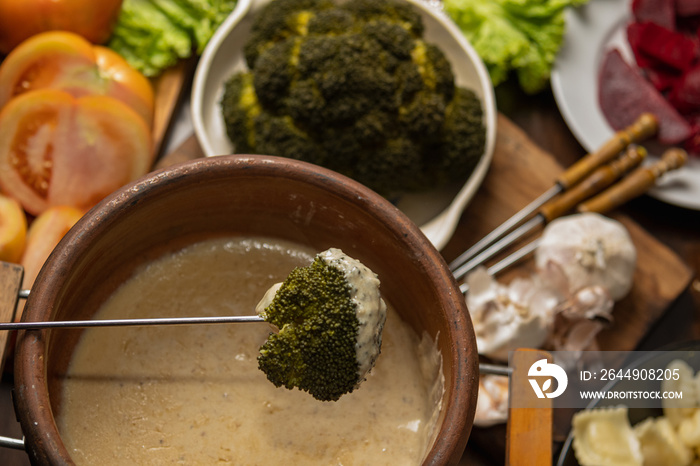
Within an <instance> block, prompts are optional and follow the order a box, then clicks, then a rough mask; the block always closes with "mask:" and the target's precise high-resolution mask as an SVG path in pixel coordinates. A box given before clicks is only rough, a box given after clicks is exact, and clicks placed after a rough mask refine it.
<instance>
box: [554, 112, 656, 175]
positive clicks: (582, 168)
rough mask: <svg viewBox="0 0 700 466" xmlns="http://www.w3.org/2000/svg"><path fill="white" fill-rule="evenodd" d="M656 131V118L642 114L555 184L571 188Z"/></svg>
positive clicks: (565, 173)
mask: <svg viewBox="0 0 700 466" xmlns="http://www.w3.org/2000/svg"><path fill="white" fill-rule="evenodd" d="M657 129H658V123H657V120H656V117H654V116H653V115H652V114H651V113H643V114H642V115H640V116H639V118H638V119H637V120H636V121H635V122H634V123H632V124H631V125H630V126H628V127H627V128H625V129H623V130H621V131H618V132H617V133H615V135H614V136H613V137H612V138H610V139H609V140H608V141H606V142H605V143H603V145H602V146H601V147H600V148H599V149H598V150H596V151H595V152H592V153H590V154H588V155H587V156H585V157H583V158H582V159H581V160H579V161H578V162H576V163H575V164H573V165H572V166H571V167H570V168H569V169H568V170H566V171H565V172H564V173H563V174H561V175H560V177H559V179H558V180H557V183H558V184H559V185H560V186H561V187H562V188H564V189H569V188H571V187H572V186H574V185H575V184H576V183H578V182H579V181H581V180H582V179H584V178H585V177H586V176H587V175H588V174H590V173H591V172H592V171H593V170H595V169H596V168H597V167H599V166H600V165H602V164H604V163H607V162H609V161H610V160H612V159H614V158H615V157H617V155H618V154H619V153H620V152H622V151H623V150H625V148H626V147H627V146H629V145H630V144H634V143H638V142H641V141H643V140H645V139H647V138H649V137H651V136H653V135H654V134H656V131H657Z"/></svg>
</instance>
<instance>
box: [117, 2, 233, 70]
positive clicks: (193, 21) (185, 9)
mask: <svg viewBox="0 0 700 466" xmlns="http://www.w3.org/2000/svg"><path fill="white" fill-rule="evenodd" d="M235 6H236V0H124V3H123V4H122V10H121V12H120V15H119V18H118V20H117V24H116V26H115V28H114V33H113V34H112V37H111V39H110V41H109V43H108V44H107V45H108V46H109V47H110V48H111V49H113V50H114V51H115V52H117V53H119V54H120V55H122V56H123V57H124V58H125V59H126V60H127V61H128V62H129V64H131V66H133V67H134V68H136V69H137V70H139V71H141V72H142V73H143V74H145V75H146V76H149V77H152V76H157V75H158V74H160V73H161V72H162V71H163V70H165V69H166V68H169V67H170V66H173V65H174V64H176V63H177V62H178V61H179V60H181V59H184V58H188V57H190V56H192V54H193V53H197V54H199V53H201V52H202V51H203V50H204V47H205V46H206V45H207V42H209V39H211V36H212V35H213V34H214V32H215V31H216V28H218V27H219V26H220V25H221V23H222V22H223V21H224V20H225V19H226V17H227V16H228V15H229V14H230V13H231V11H233V9H234V7H235Z"/></svg>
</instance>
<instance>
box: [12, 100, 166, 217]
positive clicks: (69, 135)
mask: <svg viewBox="0 0 700 466" xmlns="http://www.w3.org/2000/svg"><path fill="white" fill-rule="evenodd" d="M152 158H153V157H152V150H151V136H150V131H149V128H148V126H147V125H146V124H145V122H144V121H143V118H141V117H140V116H139V115H138V114H137V113H136V112H135V111H134V110H132V109H131V108H130V107H128V106H127V105H125V104H123V103H122V102H120V101H118V100H116V99H113V98H111V97H105V96H85V97H80V98H75V97H73V96H71V95H70V94H68V93H66V92H63V91H57V90H53V89H40V90H36V91H31V92H26V93H24V94H22V95H19V96H17V97H15V98H14V99H12V100H11V101H10V102H9V103H8V104H7V105H6V106H5V107H4V108H3V109H2V111H0V187H1V188H2V189H3V191H4V192H5V193H6V194H8V195H10V196H12V197H14V198H15V199H17V200H18V201H19V202H20V203H21V204H22V206H23V207H24V209H25V210H26V211H27V212H29V213H31V214H33V215H37V214H40V213H41V212H43V211H45V210H46V209H47V208H48V207H50V206H55V205H69V206H73V207H77V208H80V209H83V210H87V209H88V208H90V207H92V206H93V205H94V204H95V203H97V202H98V201H99V200H100V199H102V198H103V197H104V196H106V195H107V194H109V193H110V192H112V191H114V190H115V189H117V188H119V187H120V186H122V185H124V184H126V183H128V182H130V181H132V180H134V179H136V178H137V177H139V176H141V175H143V174H145V173H146V172H147V171H148V170H149V167H150V166H151V164H152V162H153V160H152Z"/></svg>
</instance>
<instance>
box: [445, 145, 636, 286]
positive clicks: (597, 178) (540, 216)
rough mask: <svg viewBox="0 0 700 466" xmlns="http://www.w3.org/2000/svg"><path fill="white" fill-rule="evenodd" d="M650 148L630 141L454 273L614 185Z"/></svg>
mask: <svg viewBox="0 0 700 466" xmlns="http://www.w3.org/2000/svg"><path fill="white" fill-rule="evenodd" d="M646 155H647V151H646V149H644V148H643V147H642V146H637V145H630V146H629V147H628V148H627V150H626V151H625V152H624V153H623V154H622V155H621V156H620V157H618V158H617V159H615V160H613V161H612V162H610V163H609V164H606V165H603V166H601V167H598V168H597V169H596V170H595V171H594V172H593V173H591V174H590V175H588V177H586V178H585V179H584V180H583V181H581V182H579V183H578V184H576V185H575V186H573V187H572V188H571V189H569V190H568V191H566V192H564V193H563V194H562V195H561V196H559V197H558V198H556V199H554V200H552V201H550V202H548V203H546V204H544V205H543V206H542V207H540V209H539V211H538V212H537V214H536V215H535V216H534V217H532V218H531V219H529V220H528V221H527V222H525V223H523V224H522V225H520V226H519V227H518V228H516V229H514V230H513V231H511V232H510V233H508V234H507V235H506V236H504V237H503V238H502V239H500V240H498V241H497V242H495V243H494V244H493V245H492V246H490V247H488V248H486V249H485V250H484V251H482V252H481V253H479V254H477V255H476V256H475V257H474V258H472V259H471V260H469V261H467V262H466V263H465V264H463V265H462V266H460V267H458V268H457V269H455V270H453V272H452V273H453V274H454V277H455V278H456V279H457V280H459V279H460V278H462V277H464V276H465V275H467V274H468V273H469V272H471V271H472V270H474V269H475V268H476V267H478V266H479V265H481V264H483V263H484V262H485V261H487V260H489V259H490V258H492V257H493V256H495V255H496V254H498V253H500V252H501V251H503V250H504V249H505V248H507V247H508V246H510V245H511V244H513V243H515V242H516V241H518V240H519V239H521V238H523V237H525V235H527V234H528V233H531V232H533V231H534V230H535V229H536V228H537V227H540V226H543V225H545V224H547V223H549V222H551V221H552V220H554V219H555V218H558V217H560V216H562V215H564V214H565V213H566V212H568V211H569V210H571V209H573V208H574V207H575V206H576V205H578V204H579V203H580V202H582V201H584V200H585V199H588V198H589V197H591V196H593V195H595V194H598V193H599V192H600V191H602V190H603V189H605V188H607V187H608V186H610V185H611V184H612V183H614V182H615V181H616V180H618V179H619V178H620V177H621V176H623V175H624V174H625V173H627V172H628V171H629V170H631V169H633V168H635V167H637V166H638V165H639V164H640V163H641V162H642V160H643V159H644V158H645V157H646Z"/></svg>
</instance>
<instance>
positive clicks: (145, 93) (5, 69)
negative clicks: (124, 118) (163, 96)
mask: <svg viewBox="0 0 700 466" xmlns="http://www.w3.org/2000/svg"><path fill="white" fill-rule="evenodd" d="M44 88H50V89H58V90H62V91H65V92H68V93H69V94H71V95H72V96H74V97H82V96H86V95H106V96H109V97H114V98H116V99H118V100H120V101H122V102H124V103H125V104H127V105H129V106H130V107H132V108H133V109H134V110H136V112H137V113H139V114H140V115H141V116H142V117H143V119H144V121H146V123H147V124H149V125H150V123H151V120H152V118H153V105H154V95H153V87H152V85H151V83H150V81H149V80H148V79H147V78H146V77H145V76H143V75H142V74H141V73H140V72H139V71H137V70H135V69H134V68H132V67H131V66H130V65H129V64H128V63H127V62H126V60H124V59H123V58H122V57H121V56H120V55H118V54H117V53H115V52H113V51H111V50H109V49H107V48H106V47H102V46H93V45H92V44H90V42H88V41H86V40H85V39H83V38H82V37H80V36H78V35H77V34H73V33H69V32H63V31H52V32H45V33H41V34H37V35H36V36H33V37H31V38H29V39H27V40H26V41H24V42H22V43H21V44H20V45H19V46H18V47H17V48H15V49H14V50H13V51H12V53H10V54H9V55H8V56H7V58H6V59H5V60H4V61H3V62H2V65H0V107H2V106H4V105H5V104H7V102H9V101H10V100H11V99H12V98H14V97H16V96H18V95H20V94H23V93H25V92H29V91H32V90H36V89H44Z"/></svg>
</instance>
